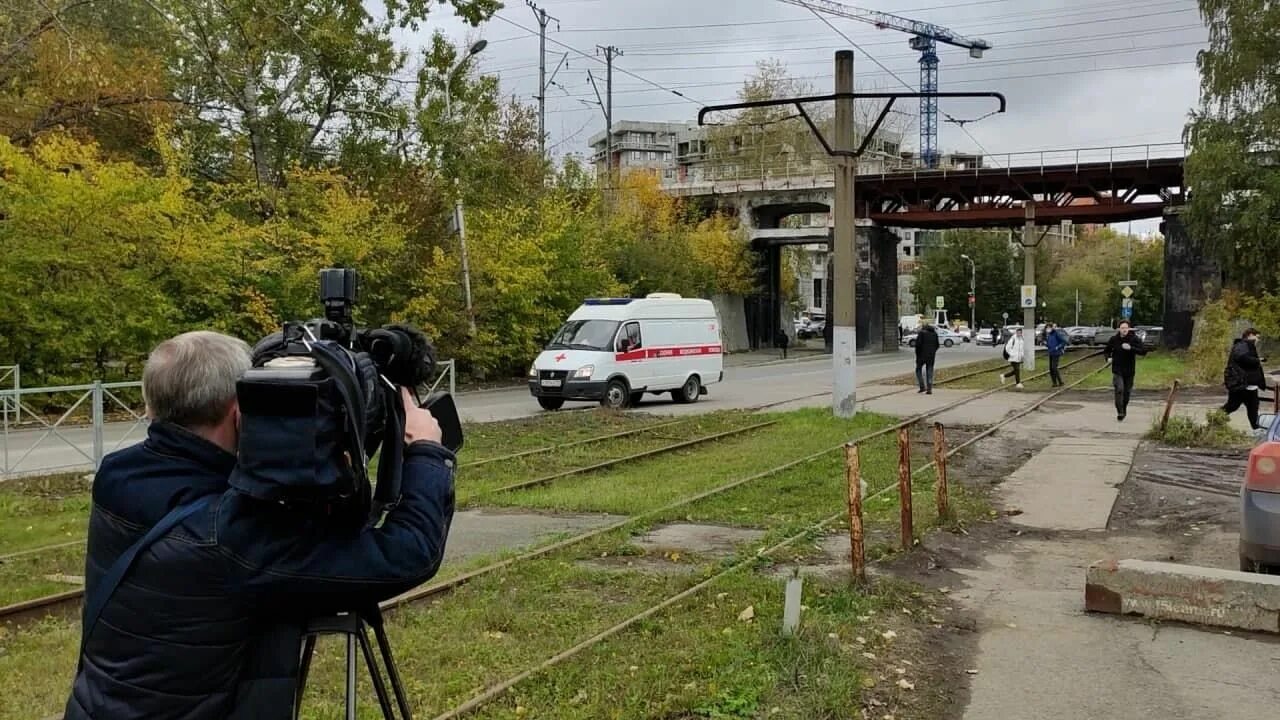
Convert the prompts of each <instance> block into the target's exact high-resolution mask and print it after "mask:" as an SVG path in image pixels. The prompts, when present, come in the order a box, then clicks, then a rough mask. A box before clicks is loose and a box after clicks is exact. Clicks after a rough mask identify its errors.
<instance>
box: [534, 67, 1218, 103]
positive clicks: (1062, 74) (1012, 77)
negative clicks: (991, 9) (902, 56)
mask: <svg viewBox="0 0 1280 720" xmlns="http://www.w3.org/2000/svg"><path fill="white" fill-rule="evenodd" d="M1195 64H1196V61H1195V60H1179V61H1176V62H1167V63H1141V64H1136V65H1115V66H1111V67H1101V68H1085V69H1079V70H1067V71H1063V72H1049V73H1030V74H1026V75H1000V76H993V77H987V78H973V79H969V80H952V81H951V82H950V84H951V85H964V84H972V83H989V82H994V81H997V80H1035V79H1042V78H1051V77H1067V76H1071V75H1085V74H1088V75H1095V74H1097V73H1100V72H1114V71H1120V70H1150V69H1155V68H1167V67H1179V66H1183V65H1192V66H1194V65H1195ZM877 75H879V73H877ZM861 89H865V88H861ZM734 101H735V98H723V99H720V100H716V101H715V102H713V103H710V104H713V105H714V104H718V103H730V102H734ZM683 104H684V103H683V102H664V103H637V104H634V105H615V106H614V109H615V110H617V109H621V110H636V109H640V108H655V107H671V106H674V105H683ZM576 110H577V108H573V109H571V110H564V109H562V110H548V111H547V112H549V113H550V112H558V113H562V112H575V111H576Z"/></svg>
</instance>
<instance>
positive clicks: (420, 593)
mask: <svg viewBox="0 0 1280 720" xmlns="http://www.w3.org/2000/svg"><path fill="white" fill-rule="evenodd" d="M1095 356H1096V354H1091V355H1088V356H1086V357H1083V358H1079V359H1077V360H1074V361H1072V362H1070V363H1066V364H1064V365H1062V369H1067V368H1069V367H1072V366H1074V365H1077V364H1079V363H1081V362H1084V361H1086V360H1088V359H1089V358H1091V357H1095ZM997 369H999V366H995V367H992V368H982V369H978V370H974V371H972V372H968V373H964V374H962V375H959V376H956V377H952V378H948V379H946V380H944V381H940V382H935V383H934V385H935V387H937V386H941V385H944V384H946V383H951V382H956V381H959V380H963V379H967V378H970V377H975V376H977V375H982V374H987V373H991V372H994V371H995V370H997ZM1047 375H1048V373H1047V372H1044V373H1038V374H1036V375H1033V376H1029V377H1027V378H1025V380H1026V381H1030V380H1034V379H1037V378H1041V377H1046V376H1047ZM1074 386H1075V385H1074V384H1073V385H1071V386H1069V387H1074ZM914 389H915V388H914V387H913V386H909V385H908V386H904V387H903V388H902V389H900V390H893V391H889V392H885V393H880V394H878V395H874V396H872V397H867V398H863V399H862V400H861V402H868V401H870V400H876V399H879V398H883V397H888V396H891V395H897V394H900V393H904V392H908V391H912V390H914ZM1008 389H1009V388H1007V387H1004V386H1000V387H995V388H991V389H989V390H984V391H981V392H979V393H977V394H975V395H971V396H969V397H966V398H962V399H960V400H956V401H954V402H951V403H948V404H946V405H943V406H942V407H939V408H935V409H932V410H929V411H927V412H924V413H920V414H917V415H914V416H912V417H909V418H907V419H905V420H902V421H901V422H899V423H896V424H894V425H891V426H889V427H886V428H883V429H880V430H876V431H873V432H871V433H867V434H865V435H863V436H861V437H858V438H854V439H853V440H851V442H865V441H868V440H872V439H875V438H877V437H882V436H884V435H887V434H889V433H891V432H896V431H897V430H898V429H900V428H903V427H908V426H910V425H912V424H914V423H917V422H920V421H921V420H924V419H926V418H928V417H932V416H934V415H939V414H942V413H944V412H947V411H949V410H952V409H955V408H957V407H960V406H962V405H964V404H966V403H969V402H973V401H974V400H978V399H981V398H984V397H988V396H990V395H994V394H995V393H997V392H1001V391H1005V390H1008ZM825 395H830V392H820V393H813V394H809V395H804V396H800V397H795V398H789V399H787V400H782V401H777V402H773V403H765V404H762V405H759V406H756V407H753V408H749V409H750V410H765V409H768V408H770V407H777V406H779V405H784V404H788V403H792V402H797V401H799V400H804V399H810V398H814V397H821V396H825ZM1056 395H1057V393H1055V394H1054V396H1056ZM661 424H662V423H658V424H655V425H650V426H647V427H646V428H640V429H639V430H642V431H643V430H646V429H648V430H652V429H654V427H656V426H657V425H661ZM672 424H674V422H673V423H672ZM768 424H771V423H761V424H758V425H752V426H748V427H746V428H742V429H740V430H737V431H730V433H734V432H746V431H747V430H755V429H760V428H761V427H763V426H765V425H768ZM724 435H725V433H718V434H716V436H708V437H704V438H701V439H698V440H696V441H682V442H681V443H676V446H679V447H688V446H690V445H692V444H697V443H698V442H707V441H710V440H712V439H713V438H714V437H719V436H724ZM602 439H606V438H605V436H600V437H597V438H589V439H588V440H591V441H599V440H602ZM579 442H581V441H579ZM551 447H552V448H553V447H554V446H551ZM842 447H844V443H841V444H840V445H836V446H833V447H830V448H827V449H825V450H821V451H818V452H816V453H812V454H810V455H806V456H804V457H801V458H798V459H795V460H792V461H790V462H787V463H784V464H782V465H778V466H776V467H773V468H770V469H768V470H765V471H762V472H758V473H754V474H752V475H749V476H747V477H744V478H739V479H736V480H733V481H730V482H728V483H724V484H722V485H719V486H717V487H715V488H711V489H710V490H706V491H703V492H700V493H696V494H694V495H691V496H688V497H686V498H682V499H680V500H677V501H675V502H673V503H669V504H667V505H665V506H662V507H659V508H655V509H653V510H648V511H646V512H643V513H639V514H637V515H632V516H630V517H627V518H623V519H621V520H618V521H616V522H613V523H609V524H607V525H603V526H600V527H597V528H595V529H593V530H590V531H587V532H584V533H581V534H578V535H575V536H572V537H569V538H565V539H563V540H560V541H557V542H554V543H551V544H548V545H544V546H540V547H538V548H535V549H533V550H530V551H528V552H525V553H522V554H520V555H516V556H513V557H511V558H508V559H506V560H502V561H498V562H495V563H491V564H489V565H485V566H483V567H481V568H478V569H476V570H473V571H470V572H466V573H463V574H461V575H457V576H454V577H452V578H449V579H447V580H444V581H440V582H437V583H433V584H430V585H425V586H423V587H420V588H418V589H415V590H411V591H409V592H408V593H405V594H403V595H401V596H399V597H397V598H393V599H391V600H388V601H387V602H385V603H383V609H392V608H395V607H399V606H401V605H405V604H408V603H411V602H416V601H419V600H422V599H424V598H428V597H434V596H437V595H441V594H444V593H447V592H449V591H451V590H453V589H454V588H457V587H460V586H461V585H463V584H465V583H466V582H468V581H470V580H473V579H475V578H477V577H481V576H483V575H486V574H488V573H491V572H495V571H497V570H500V569H502V568H505V567H509V566H510V565H512V564H514V563H516V562H521V561H523V560H528V559H532V558H535V557H541V556H544V555H547V554H549V553H552V552H555V551H557V550H561V549H563V548H566V547H570V546H572V545H576V544H578V543H580V542H584V541H586V540H589V539H591V538H594V537H598V536H600V535H603V534H605V533H607V532H611V531H613V530H617V529H620V528H623V527H627V526H630V525H633V524H636V523H640V522H643V521H645V520H648V519H651V518H653V517H656V516H658V515H660V514H663V513H666V512H670V511H671V510H674V509H676V508H680V507H684V506H687V505H690V504H692V503H694V502H698V501H699V500H703V499H706V498H708V497H712V496H714V495H718V494H720V493H724V492H727V491H729V490H732V489H734V488H737V487H740V486H742V485H745V484H747V483H749V482H754V481H756V480H760V479H763V478H767V477H771V476H774V475H777V474H779V473H781V472H785V471H786V470H789V469H791V468H793V467H797V466H799V465H802V464H804V463H808V462H812V461H813V460H816V459H818V458H821V457H824V456H826V455H829V454H831V453H833V452H836V451H837V450H839V449H841V448H842ZM550 449H551V448H539V449H538V450H541V451H547V452H549V451H550ZM674 449H678V448H676V447H673V446H667V447H666V448H659V449H657V450H654V451H647V452H646V453H644V454H643V456H642V457H634V456H633V457H631V458H623V459H619V460H616V461H608V464H610V465H616V464H618V463H619V462H623V461H625V460H628V459H630V460H632V461H634V460H636V459H643V458H644V457H649V456H652V455H657V454H661V453H662V452H667V451H671V450H674ZM526 454H536V453H529V452H528V451H526ZM522 456H523V455H522ZM601 465H602V464H596V465H594V466H589V467H588V468H578V469H576V470H575V471H571V472H569V473H567V475H573V474H580V473H582V472H590V471H594V470H599V469H604V468H603V467H600V466H601ZM606 467H607V465H606ZM567 475H566V476H567ZM554 479H555V478H554V477H553V478H552V480H554ZM540 480H541V481H548V480H547V479H546V478H541V479H540ZM533 482H534V483H535V484H539V481H533ZM503 489H511V488H510V487H509V488H503ZM517 489H518V488H517ZM51 547H52V546H46V547H45V548H39V549H35V550H32V551H24V552H27V553H33V552H38V551H39V550H44V549H49V548H51ZM83 595H84V590H83V588H79V589H75V590H68V591H66V592H62V593H57V594H54V595H48V596H44V597H41V598H33V599H31V600H26V601H23V602H20V603H14V604H12V605H7V606H3V607H0V622H2V623H8V624H22V623H24V622H26V621H28V620H31V619H35V618H39V617H42V616H44V615H49V614H66V613H71V612H74V611H76V610H77V609H78V607H79V605H80V602H81V600H82V598H83Z"/></svg>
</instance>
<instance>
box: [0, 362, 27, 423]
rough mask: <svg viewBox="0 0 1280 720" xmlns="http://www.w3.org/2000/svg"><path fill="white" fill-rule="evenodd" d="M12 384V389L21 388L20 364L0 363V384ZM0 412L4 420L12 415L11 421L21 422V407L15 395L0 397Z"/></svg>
mask: <svg viewBox="0 0 1280 720" xmlns="http://www.w3.org/2000/svg"><path fill="white" fill-rule="evenodd" d="M9 384H12V385H13V389H14V390H19V389H21V388H22V367H21V366H20V365H0V386H3V385H9ZM0 414H3V415H4V418H5V420H8V419H10V416H12V419H13V422H22V409H21V407H19V405H18V402H17V396H16V395H12V396H10V395H5V396H4V397H0Z"/></svg>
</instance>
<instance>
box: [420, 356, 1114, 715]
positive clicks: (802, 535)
mask: <svg viewBox="0 0 1280 720" xmlns="http://www.w3.org/2000/svg"><path fill="white" fill-rule="evenodd" d="M1084 359H1088V358H1082V360H1084ZM1105 367H1106V366H1105V365H1102V366H1099V367H1098V368H1096V369H1094V370H1093V371H1091V372H1089V373H1088V374H1086V375H1085V376H1083V377H1081V378H1079V379H1077V380H1076V381H1074V382H1072V383H1069V384H1068V385H1066V386H1064V387H1063V388H1061V389H1058V390H1055V391H1053V392H1051V393H1050V394H1048V395H1047V396H1045V397H1043V398H1040V399H1038V400H1037V401H1036V402H1034V403H1032V404H1031V405H1030V406H1028V407H1026V408H1024V409H1022V410H1019V411H1018V412H1016V413H1013V414H1011V415H1010V416H1008V417H1006V418H1004V419H1003V420H1001V421H1000V422H998V423H995V424H994V425H992V426H990V427H988V428H987V429H985V430H984V431H983V432H981V433H979V434H978V435H975V436H974V437H972V438H969V439H968V440H967V441H965V442H964V443H962V444H960V445H957V446H956V447H954V448H952V449H951V450H949V451H948V452H947V453H946V457H947V458H951V457H954V456H955V455H957V454H958V453H960V452H961V451H962V450H964V449H966V448H968V447H969V446H970V445H973V444H974V443H976V442H977V441H978V440H980V439H982V438H984V437H987V436H989V435H991V434H992V433H994V432H996V431H997V430H999V429H1000V428H1002V427H1004V426H1006V425H1008V424H1009V423H1011V422H1014V421H1015V420H1018V419H1019V418H1022V417H1024V416H1026V415H1028V414H1030V413H1032V412H1034V411H1036V410H1037V409H1039V408H1040V407H1041V406H1043V405H1044V404H1045V403H1047V402H1049V401H1051V400H1053V399H1055V398H1056V397H1058V396H1059V395H1061V394H1063V393H1065V392H1067V391H1069V390H1072V389H1074V388H1075V387H1076V386H1078V385H1080V384H1081V383H1083V382H1084V381H1085V380H1087V379H1088V378H1089V377H1090V376H1092V375H1093V374H1095V373H1097V372H1100V371H1101V370H1102V369H1103V368H1105ZM1035 377H1040V376H1039V375H1037V376H1035ZM929 414H930V415H937V414H939V412H938V411H931V412H930V413H929ZM914 422H915V421H912V423H911V424H914ZM905 424H906V423H903V424H899V425H898V426H895V428H893V429H897V428H898V427H903V426H904V425H905ZM883 432H884V431H877V433H872V434H870V435H868V436H864V438H861V439H859V440H855V441H852V442H855V443H857V442H863V441H865V440H866V439H870V438H871V437H873V436H875V435H877V434H881V433H883ZM840 447H843V444H842V445H841V446H840ZM935 464H936V463H934V462H930V463H927V464H925V465H923V466H921V467H920V468H918V469H916V470H915V471H913V472H912V475H913V476H914V475H919V474H922V473H924V472H925V471H927V470H930V469H932V468H933V467H934V466H935ZM897 487H898V483H897V482H896V481H893V480H891V481H890V482H887V483H885V484H884V486H882V487H880V488H879V489H877V490H875V491H874V492H872V493H870V494H869V495H867V497H866V498H864V502H869V501H871V500H874V499H876V498H877V497H880V496H882V495H885V494H886V493H888V492H890V491H892V490H894V489H896V488H897ZM845 517H846V511H845V510H843V509H842V510H840V511H838V512H836V513H833V514H832V515H829V516H827V517H825V518H823V519H821V520H819V521H818V522H817V523H815V524H813V525H812V526H810V527H808V528H806V529H804V530H802V531H800V532H798V533H795V534H793V535H791V536H789V537H787V538H785V539H783V540H781V541H779V542H777V543H775V544H774V545H771V546H769V547H767V548H764V549H762V550H760V551H758V552H757V553H755V554H754V555H752V556H749V557H747V558H745V559H743V560H741V561H739V562H738V563H736V564H734V565H732V566H730V567H728V568H727V569H725V570H722V571H721V572H719V573H716V574H715V575H712V576H711V577H709V578H707V579H705V580H703V581H701V582H699V583H697V584H696V585H694V586H692V587H690V588H687V589H685V590H683V591H681V592H679V593H676V594H675V595H672V596H670V597H668V598H666V599H664V600H662V601H660V602H658V603H656V604H654V605H651V606H649V607H648V608H646V609H645V610H642V611H640V612H638V613H636V614H634V615H632V616H631V617H629V618H627V619H625V620H623V621H621V622H619V623H617V624H615V625H613V626H611V627H609V628H607V629H605V630H603V631H601V632H598V633H596V634H595V635H592V636H591V637H589V638H586V639H585V640H583V641H581V642H579V643H577V644H575V645H573V646H571V647H569V648H567V649H565V650H562V651H561V652H559V653H556V654H555V655H552V656H551V657H549V658H547V659H545V660H543V661H541V662H539V663H538V664H536V665H533V666H531V667H529V668H526V669H525V670H522V671H521V672H519V673H517V674H515V675H513V676H511V677H509V678H507V679H506V680H503V681H501V682H499V683H496V684H493V685H490V686H488V687H486V688H485V689H484V690H482V691H480V692H479V693H477V694H476V695H473V696H472V697H471V698H470V699H468V700H467V701H465V702H463V703H462V704H460V705H458V706H456V707H454V708H453V709H451V710H448V711H446V712H444V713H441V714H439V715H436V716H435V718H434V720H457V719H458V718H461V717H463V716H466V715H469V714H470V713H472V712H474V711H476V710H479V709H480V708H482V707H484V706H485V705H487V704H488V703H490V702H492V701H493V700H495V699H497V698H499V697H501V696H502V695H503V694H504V693H506V692H508V691H510V690H511V689H512V688H514V687H515V686H516V685H518V684H520V683H521V682H523V681H525V680H527V679H529V678H531V677H533V676H534V675H536V674H538V673H540V672H542V671H544V670H548V669H550V668H552V667H554V666H556V665H559V664H560V663H563V662H564V661H566V660H569V659H570V658H573V657H574V656H576V655H578V654H580V653H582V652H583V651H585V650H588V649H590V648H591V647H593V646H595V645H597V644H599V643H600V642H602V641H604V640H607V639H609V638H611V637H613V636H615V635H618V634H619V633H621V632H623V631H625V630H626V629H627V628H629V627H631V626H632V625H635V624H636V623H639V622H641V621H643V620H646V619H648V618H650V617H653V616H654V615H656V614H658V613H660V612H662V611H663V610H665V609H667V608H669V607H672V606H674V605H676V604H678V603H680V602H681V601H684V600H687V599H688V598H690V597H693V596H694V595H696V594H698V593H699V592H701V591H703V590H705V589H707V588H709V587H711V586H712V585H714V584H715V583H716V582H718V581H720V580H722V579H724V578H726V577H728V576H730V575H733V574H735V573H738V572H741V571H743V570H746V569H748V568H751V567H754V566H755V565H756V563H757V561H758V558H759V557H768V556H771V555H773V554H774V553H776V552H778V551H779V550H782V549H784V548H787V547H789V546H791V545H794V544H795V543H797V542H800V541H802V540H806V539H809V538H812V537H814V536H815V535H817V534H819V533H822V532H825V531H826V530H827V529H828V528H829V527H831V526H832V525H834V524H835V523H837V522H839V521H841V520H842V519H844V518H845Z"/></svg>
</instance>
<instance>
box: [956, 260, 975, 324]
mask: <svg viewBox="0 0 1280 720" xmlns="http://www.w3.org/2000/svg"><path fill="white" fill-rule="evenodd" d="M960 259H961V260H964V261H966V262H968V263H969V296H970V297H972V298H973V300H974V302H973V303H971V304H970V305H969V334H970V335H971V336H973V338H974V342H977V339H978V335H977V333H978V323H977V311H978V304H977V300H978V266H977V264H976V263H974V262H973V258H971V257H969V256H968V255H961V256H960Z"/></svg>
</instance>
